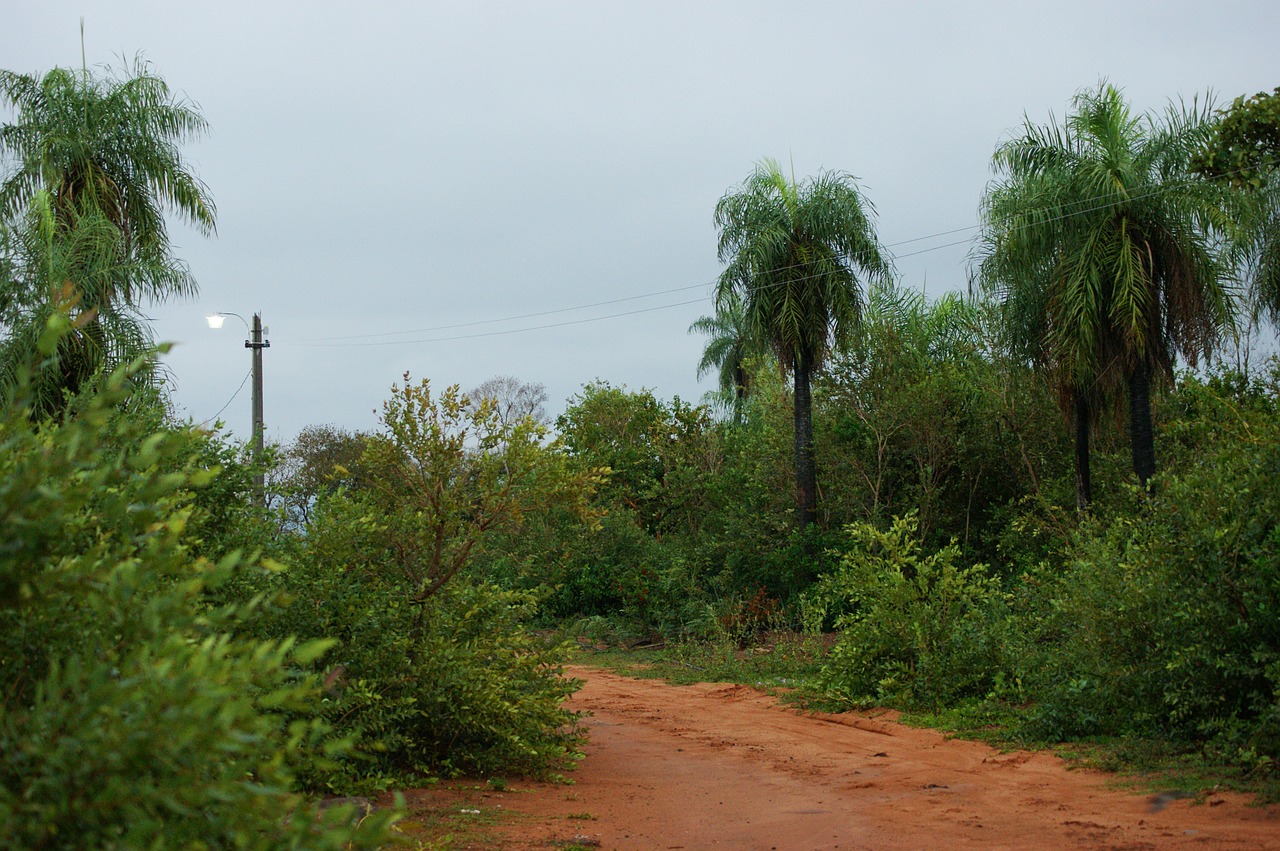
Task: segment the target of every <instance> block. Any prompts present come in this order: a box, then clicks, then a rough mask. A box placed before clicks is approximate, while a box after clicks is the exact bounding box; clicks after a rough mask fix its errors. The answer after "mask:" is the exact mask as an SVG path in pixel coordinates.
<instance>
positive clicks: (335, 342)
mask: <svg viewBox="0 0 1280 851" xmlns="http://www.w3.org/2000/svg"><path fill="white" fill-rule="evenodd" d="M1191 181H1192V179H1190V178H1189V179H1187V180H1186V181H1178V183H1190V182H1191ZM1169 188H1172V187H1157V188H1154V189H1152V190H1151V191H1150V192H1145V193H1141V194H1138V195H1133V196H1129V197H1126V198H1123V199H1118V200H1116V201H1111V202H1104V203H1102V204H1096V205H1094V206H1092V207H1082V208H1081V209H1079V210H1074V211H1073V210H1071V209H1070V206H1071V205H1068V207H1067V209H1064V211H1063V212H1061V213H1059V214H1057V215H1055V216H1051V217H1049V218H1047V219H1045V220H1043V221H1041V222H1038V223H1037V224H1038V225H1045V224H1052V223H1054V222H1058V221H1063V220H1066V219H1068V218H1071V217H1073V216H1078V215H1085V214H1088V213H1092V212H1097V211H1099V210H1106V209H1110V208H1112V207H1117V206H1120V205H1121V204H1125V203H1131V202H1134V201H1141V200H1145V199H1147V198H1151V197H1154V196H1156V195H1159V194H1161V193H1162V192H1165V191H1167V190H1168V189H1169ZM1030 226H1031V225H1030V224H1027V225H1021V226H1015V227H1014V228H1013V230H1014V231H1016V230H1021V229H1023V228H1027V227H1030ZM981 228H982V225H981V224H980V223H979V224H974V225H966V226H964V227H959V228H952V229H950V230H945V231H938V232H936V233H932V234H927V235H925V236H917V237H912V238H910V239H904V240H899V241H897V242H891V243H887V244H885V245H884V248H885V249H886V250H888V251H889V254H890V255H891V258H892V260H894V261H897V260H902V259H906V258H908V257H917V256H919V255H921V254H928V253H929V252H932V251H941V250H943V249H946V248H953V247H955V246H958V245H965V244H966V243H969V242H970V241H971V240H970V239H963V240H953V241H951V242H946V243H943V244H941V245H933V246H929V247H927V248H921V249H918V250H916V251H910V252H906V253H903V254H894V253H893V251H892V249H893V248H895V247H898V246H903V245H910V244H913V243H918V242H926V241H928V240H931V239H938V238H941V237H945V236H953V235H955V234H958V233H968V232H972V231H977V230H980V229H981ZM806 265H807V264H804V263H797V264H794V265H792V266H789V267H783V268H782V269H779V270H777V271H781V272H785V271H788V270H789V269H799V268H803V267H804V266H806ZM819 276H820V273H816V274H815V275H812V276H806V277H803V278H800V279H798V280H801V281H803V280H808V279H810V278H812V277H819ZM792 282H794V281H790V282H781V283H779V284H769V285H766V286H768V287H773V286H782V285H785V284H786V283H792ZM715 284H716V281H710V282H706V283H700V284H691V285H688V286H683V287H674V288H671V289H666V290H657V291H654V292H649V293H641V294H639V295H633V296H623V297H621V298H616V299H608V300H606V301H599V302H592V303H590V304H581V305H574V306H572V307H562V308H555V309H552V310H542V311H536V312H533V313H524V314H518V315H513V316H506V317H502V318H499V319H480V320H474V321H471V322H460V323H453V324H449V325H436V326H432V327H428V328H416V329H409V330H404V331H384V332H378V333H372V334H353V335H346V336H339V337H320V338H310V339H306V340H299V341H298V342H296V343H294V344H293V345H297V346H306V347H325V348H330V347H345V346H386V345H398V344H405V343H407V344H419V343H437V342H451V341H456V340H471V339H477V338H482V337H499V336H505V335H508V334H520V333H524V332H526V331H541V330H546V329H549V328H562V327H566V326H571V325H583V324H586V323H589V322H600V321H604V320H607V319H617V318H621V317H626V316H634V315H637V314H641V313H652V312H654V311H658V310H666V309H669V308H673V307H683V306H686V305H690V304H698V303H700V302H703V301H705V300H706V297H704V298H698V299H692V300H688V301H680V302H675V303H672V304H663V305H658V306H656V307H648V308H641V309H639V310H629V311H623V312H620V313H611V314H608V315H605V316H594V317H588V318H585V319H575V320H568V321H565V322H552V323H547V324H543V325H531V326H527V327H523V328H512V329H507V330H504V331H487V332H482V333H478V334H460V335H454V336H450V337H434V338H429V339H415V340H386V341H380V340H377V338H383V337H398V336H406V335H409V334H422V333H431V332H435V331H451V330H455V329H461V328H474V327H477V326H480V325H494V324H500V323H503V322H516V321H520V320H523V319H535V318H538V317H542V316H553V315H556V314H560V313H571V312H573V311H577V310H589V309H591V308H595V307H606V306H609V305H614V304H623V303H625V302H631V301H639V300H641V299H646V298H655V297H657V296H662V295H671V294H673V293H679V292H688V291H689V290H695V289H705V288H708V287H711V286H715ZM352 340H374V341H373V342H364V343H356V342H345V341H352ZM286 342H287V341H286ZM228 404H230V403H228ZM219 413H220V412H219Z"/></svg>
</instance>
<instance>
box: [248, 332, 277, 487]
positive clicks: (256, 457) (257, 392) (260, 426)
mask: <svg viewBox="0 0 1280 851" xmlns="http://www.w3.org/2000/svg"><path fill="white" fill-rule="evenodd" d="M252 335H253V336H252V339H249V340H245V341H244V347H245V348H246V349H253V463H254V464H255V465H256V466H257V467H258V472H257V473H255V474H254V477H253V487H254V492H255V493H256V494H257V499H258V503H259V504H260V505H265V504H266V502H267V492H266V476H265V475H264V474H263V472H262V451H263V450H262V433H263V430H264V429H265V428H266V425H265V424H264V422H263V419H262V350H263V349H266V348H270V347H271V341H270V340H264V339H262V314H261V313H255V314H253V330H252Z"/></svg>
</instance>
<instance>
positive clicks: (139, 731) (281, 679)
mask: <svg viewBox="0 0 1280 851" xmlns="http://www.w3.org/2000/svg"><path fill="white" fill-rule="evenodd" d="M45 345H46V346H47V347H48V348H50V349H51V348H52V347H53V346H54V345H56V340H49V341H48V342H47V343H46V344H45ZM124 378H125V376H124V375H123V374H117V375H115V376H113V379H112V389H110V390H108V391H107V392H104V393H100V394H96V395H92V396H89V397H86V398H84V399H83V400H82V401H81V403H80V404H79V405H78V406H77V414H76V416H75V417H74V418H73V419H70V420H68V421H67V422H66V423H63V424H55V423H52V422H49V421H44V422H42V423H39V424H36V423H33V422H32V420H31V419H30V417H28V416H27V409H25V408H24V407H22V406H20V405H14V406H9V407H7V408H6V409H5V411H4V414H3V418H2V419H0V446H2V447H3V451H2V452H0V530H2V531H0V539H2V540H3V541H4V544H3V546H2V547H0V591H2V594H0V621H3V629H0V693H2V694H3V696H4V700H3V710H2V712H0V753H3V754H4V757H3V760H2V761H0V845H3V847H11V848H84V847H97V848H135V847H161V846H171V847H172V846H182V847H244V848H318V847H323V848H342V847H351V846H349V845H348V844H347V843H350V842H355V843H357V844H358V846H359V847H376V846H377V845H378V844H380V843H381V842H382V841H383V840H384V838H385V836H386V832H385V829H386V824H387V820H388V816H389V813H384V814H381V815H379V816H377V817H376V818H374V819H371V820H367V821H366V822H364V824H363V825H362V826H361V827H360V828H359V829H358V830H356V829H353V828H352V827H351V824H350V822H349V821H347V819H349V817H350V811H349V810H347V811H346V812H339V811H333V812H330V813H327V814H325V815H323V816H321V815H320V814H318V813H317V812H316V811H315V810H314V808H313V807H311V806H308V805H305V804H304V803H303V802H302V799H301V798H299V797H298V796H297V795H296V794H295V786H294V780H293V769H294V766H296V765H297V764H298V763H299V762H300V761H302V760H303V759H304V758H305V759H311V760H315V759H322V754H323V751H324V749H326V748H327V749H328V750H329V751H331V752H332V754H333V755H337V754H338V753H339V752H340V750H341V747H342V744H341V742H336V741H332V740H329V739H328V737H327V736H326V734H325V729H324V726H323V725H322V724H319V723H318V722H315V721H309V720H306V718H305V717H303V715H300V714H299V713H303V714H305V708H306V707H307V706H309V705H311V704H312V703H314V702H315V701H316V700H317V699H318V697H319V694H320V682H319V681H318V680H317V678H315V677H314V676H308V675H306V674H305V673H304V672H303V669H304V668H305V666H306V665H308V664H310V663H311V662H312V661H313V660H314V659H316V658H317V657H318V656H320V655H321V654H322V653H323V652H324V650H325V648H326V647H327V646H328V642H324V641H316V642H309V643H303V644H299V643H297V642H296V641H294V640H293V639H283V640H279V641H256V640H251V639H246V638H244V637H243V636H242V635H241V633H242V630H243V628H244V625H245V624H246V623H251V622H252V621H254V620H255V619H256V618H258V617H259V616H260V614H261V606H262V602H263V601H262V600H261V599H254V600H248V601H245V602H244V603H243V604H240V605H236V606H227V605H218V604H216V603H213V602H212V600H213V599H214V598H216V597H217V595H218V591H219V589H220V588H222V587H224V586H225V585H226V584H227V583H229V582H232V581H234V580H235V578H236V577H238V576H243V575H246V574H250V573H261V572H262V571H263V568H262V567H259V566H257V565H254V564H253V563H252V561H251V560H248V559H245V558H243V557H241V556H240V555H238V554H236V553H228V554H226V555H224V556H222V557H221V558H218V559H216V560H214V559H210V558H207V557H205V556H201V555H197V554H196V551H197V550H198V549H199V548H200V541H199V540H198V539H197V538H195V537H194V536H193V534H192V530H193V529H194V528H198V527H199V526H200V525H201V522H202V520H203V519H204V517H203V516H202V510H201V509H200V508H199V507H198V506H197V505H196V504H195V501H194V500H193V498H192V490H193V489H199V488H202V487H205V486H207V485H208V484H209V483H210V482H211V480H213V479H215V478H216V475H217V472H216V470H210V469H207V468H204V467H202V466H201V465H200V464H199V460H198V459H199V457H200V454H201V452H200V450H199V449H198V447H196V446H193V444H194V443H196V442H198V439H197V438H195V437H193V436H192V435H189V434H188V433H186V432H184V431H181V430H167V429H161V430H158V431H153V430H152V429H151V428H150V423H149V422H147V418H146V417H141V416H138V415H136V414H135V413H131V412H129V411H127V410H122V408H121V407H120V403H121V402H123V401H124V398H125V397H124V391H122V389H121V388H122V386H125V385H126V382H125V381H124Z"/></svg>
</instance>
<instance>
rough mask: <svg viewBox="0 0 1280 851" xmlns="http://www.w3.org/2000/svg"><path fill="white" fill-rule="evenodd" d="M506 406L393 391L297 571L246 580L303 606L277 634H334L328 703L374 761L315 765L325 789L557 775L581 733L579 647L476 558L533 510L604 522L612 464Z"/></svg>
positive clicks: (413, 387)
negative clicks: (601, 494) (584, 454)
mask: <svg viewBox="0 0 1280 851" xmlns="http://www.w3.org/2000/svg"><path fill="white" fill-rule="evenodd" d="M494 405H495V403H494V402H493V400H482V401H480V402H479V403H473V402H472V401H471V400H470V399H469V398H468V397H467V396H465V395H464V394H461V393H459V391H458V389H457V388H456V387H451V388H447V389H446V390H445V391H444V392H443V393H441V394H439V395H433V394H432V393H431V390H430V386H429V385H428V383H427V382H425V381H423V382H420V383H418V384H410V383H406V384H405V385H404V386H403V387H395V388H393V395H392V397H391V399H390V400H388V402H387V403H386V404H385V405H384V408H383V411H384V416H383V425H384V430H383V433H382V434H379V435H376V436H372V437H369V438H368V439H367V440H366V441H365V452H364V455H363V456H362V458H361V464H362V465H363V467H364V468H365V469H366V470H367V472H368V475H369V478H368V482H367V484H366V486H362V487H361V488H359V489H357V490H355V491H348V490H345V489H341V488H340V489H338V490H336V491H334V492H332V493H329V494H327V495H321V497H320V498H319V499H318V500H317V501H316V502H315V503H314V505H313V506H311V508H310V511H309V512H308V519H309V521H310V522H309V525H308V526H307V527H306V530H305V535H303V536H300V537H297V538H294V539H293V540H292V546H293V553H292V554H291V555H290V560H291V561H292V562H293V567H292V568H291V569H290V570H289V571H287V572H283V573H281V574H278V575H276V576H273V577H258V581H256V582H249V583H245V584H243V585H242V586H241V587H240V588H239V589H238V597H239V599H252V598H253V597H254V595H257V594H266V595H268V596H272V597H279V598H281V599H287V600H290V601H291V604H290V605H288V606H282V607H276V608H274V609H273V614H272V619H271V622H270V623H268V624H264V625H263V627H262V628H261V629H260V630H259V633H258V634H259V636H260V637H262V638H269V639H279V638H282V637H284V636H289V635H298V636H304V637H307V638H321V637H325V638H333V639H335V640H336V641H337V642H338V646H337V648H336V649H335V651H334V652H333V653H332V654H330V656H328V657H326V659H325V663H324V665H323V666H317V667H316V669H315V673H317V674H322V675H323V676H324V678H325V681H326V683H327V688H328V694H327V696H326V699H325V701H324V703H323V706H322V708H321V710H320V712H321V714H322V715H323V717H324V718H325V719H327V720H328V721H329V722H330V723H332V725H333V726H334V727H335V728H336V729H337V730H338V731H340V732H341V733H343V734H344V735H350V736H353V737H357V738H358V739H359V742H360V744H359V748H358V754H359V756H360V757H361V758H360V759H358V760H348V761H346V762H343V763H340V768H339V770H337V771H336V772H335V771H334V770H333V768H332V767H325V768H324V769H323V770H317V771H312V770H307V772H306V774H305V779H306V781H307V782H308V783H309V784H312V785H315V786H318V787H320V788H328V789H332V790H334V791H339V790H341V791H348V789H346V788H343V787H349V786H350V785H352V784H357V785H363V786H365V787H369V786H373V787H378V786H385V785H387V784H390V783H391V782H394V781H395V780H396V779H397V778H406V777H417V778H421V776H422V775H424V774H425V775H432V774H436V773H446V774H454V773H458V772H462V771H480V772H489V771H501V772H503V773H529V774H546V773H549V772H552V771H555V770H559V769H561V768H564V767H567V765H568V764H569V763H571V762H572V760H573V758H574V757H575V748H576V744H577V742H578V739H579V734H578V730H577V728H576V725H575V721H576V716H575V715H574V714H573V713H571V712H569V711H567V710H566V709H564V707H563V702H564V700H565V698H566V697H568V695H569V694H570V693H572V691H573V689H574V683H573V682H572V681H570V680H567V679H565V678H564V677H562V676H561V675H560V674H561V663H562V661H563V659H564V655H565V648H563V647H561V646H558V645H555V644H548V643H546V642H544V641H543V640H542V639H541V638H539V637H538V636H536V635H534V634H533V633H532V632H531V631H530V629H529V625H530V622H531V621H532V619H533V617H534V615H535V614H536V609H537V599H538V596H537V594H535V593H534V592H531V591H523V590H500V589H498V588H496V587H494V586H493V585H492V584H489V583H487V582H485V581H483V579H482V578H477V577H476V576H475V571H474V569H473V565H472V562H473V560H474V559H475V558H476V557H477V556H478V555H480V554H482V553H484V551H485V550H486V548H487V547H489V546H491V545H492V544H493V541H494V540H495V539H497V538H500V537H501V536H504V535H505V536H511V535H516V534H518V531H519V529H520V528H521V525H522V523H523V522H524V520H525V518H526V516H527V515H530V514H536V513H538V512H539V511H543V510H555V511H557V512H560V514H559V516H561V517H563V518H564V519H565V520H566V521H567V522H571V523H574V524H576V525H582V524H583V522H584V520H590V518H591V512H590V511H589V509H588V507H587V506H588V497H589V495H590V493H591V491H592V488H593V487H594V485H595V483H596V482H597V481H598V480H599V474H598V471H595V470H576V469H573V468H571V466H570V465H569V464H568V463H567V460H566V458H565V457H564V456H563V455H561V454H560V453H558V452H556V451H555V450H554V449H549V448H547V447H546V446H544V445H543V443H542V437H543V434H544V430H543V429H542V427H541V426H539V425H538V424H537V423H535V422H533V421H532V420H529V419H524V420H520V421H517V422H503V421H502V420H501V419H500V418H499V417H498V416H497V411H496V408H495V406H494Z"/></svg>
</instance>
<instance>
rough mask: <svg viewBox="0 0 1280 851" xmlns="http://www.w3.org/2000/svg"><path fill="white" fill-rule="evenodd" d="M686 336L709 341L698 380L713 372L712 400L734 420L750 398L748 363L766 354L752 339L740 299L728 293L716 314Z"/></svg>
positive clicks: (699, 366)
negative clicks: (713, 391) (716, 386)
mask: <svg viewBox="0 0 1280 851" xmlns="http://www.w3.org/2000/svg"><path fill="white" fill-rule="evenodd" d="M689 333H690V334H693V333H698V334H703V335H705V336H706V337H707V338H708V340H707V345H706V347H705V348H704V349H703V350H702V359H701V360H700V361H698V377H699V378H702V377H703V376H704V375H706V374H707V373H709V372H711V371H712V370H715V371H716V374H717V376H718V382H717V384H718V387H719V389H718V391H717V392H716V393H715V394H714V396H715V398H716V399H717V401H718V402H719V403H720V404H722V405H723V406H724V408H725V409H726V410H729V411H732V412H733V415H734V417H735V419H736V418H737V417H738V415H739V414H740V413H741V410H742V404H743V402H745V401H746V399H747V397H748V396H749V395H751V374H750V372H749V370H748V363H747V362H748V361H749V360H750V359H751V358H752V357H755V356H757V355H761V354H765V353H766V352H767V348H766V346H765V345H763V344H761V343H760V342H759V340H757V339H756V338H755V337H753V336H752V333H751V328H750V327H749V326H748V325H747V315H746V311H745V309H744V305H743V302H742V297H741V296H740V295H739V294H738V293H737V292H736V291H734V292H730V293H728V294H727V296H726V298H724V299H721V300H720V301H719V303H718V304H717V305H716V312H715V314H714V315H712V316H703V317H701V318H699V319H697V320H696V321H694V323H693V324H692V325H690V326H689ZM708 395H712V394H708Z"/></svg>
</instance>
